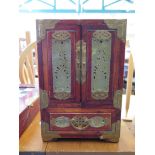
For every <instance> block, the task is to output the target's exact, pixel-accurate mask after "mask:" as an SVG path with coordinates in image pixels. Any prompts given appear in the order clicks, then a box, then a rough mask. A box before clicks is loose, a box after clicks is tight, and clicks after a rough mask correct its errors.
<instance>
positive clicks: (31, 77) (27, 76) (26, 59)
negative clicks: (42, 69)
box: [19, 42, 37, 85]
mask: <svg viewBox="0 0 155 155" xmlns="http://www.w3.org/2000/svg"><path fill="white" fill-rule="evenodd" d="M33 50H35V51H36V42H33V43H31V44H29V45H28V46H27V47H26V48H25V50H24V51H23V52H22V53H21V55H20V58H19V78H20V82H21V84H32V85H34V84H35V74H34V61H33ZM36 53H37V52H36Z"/></svg>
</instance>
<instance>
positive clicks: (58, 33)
mask: <svg viewBox="0 0 155 155" xmlns="http://www.w3.org/2000/svg"><path fill="white" fill-rule="evenodd" d="M79 37H80V28H79V27H78V26H65V25H62V24H61V25H60V26H59V25H58V26H57V27H56V28H55V29H53V30H49V31H48V55H49V56H48V68H49V75H48V84H49V92H50V98H51V100H52V101H53V102H52V103H53V104H55V103H61V102H62V103H64V104H65V103H71V102H79V101H80V82H79V81H80V80H79V79H80V74H79V72H80V70H79V69H78V67H79V66H80V60H79V57H78V53H76V42H77V41H78V40H79ZM77 65H79V66H77ZM71 104H74V103H71Z"/></svg>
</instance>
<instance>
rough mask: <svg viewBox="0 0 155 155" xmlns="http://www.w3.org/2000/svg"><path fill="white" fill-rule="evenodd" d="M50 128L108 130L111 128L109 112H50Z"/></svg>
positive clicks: (61, 129)
mask: <svg viewBox="0 0 155 155" xmlns="http://www.w3.org/2000/svg"><path fill="white" fill-rule="evenodd" d="M50 130H53V131H54V130H55V131H67V130H69V131H81V130H84V131H100V130H104V131H106V130H107V131H108V130H111V113H50Z"/></svg>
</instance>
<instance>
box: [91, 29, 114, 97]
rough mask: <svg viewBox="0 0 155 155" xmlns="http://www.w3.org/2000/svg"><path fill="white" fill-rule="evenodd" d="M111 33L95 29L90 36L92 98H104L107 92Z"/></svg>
mask: <svg viewBox="0 0 155 155" xmlns="http://www.w3.org/2000/svg"><path fill="white" fill-rule="evenodd" d="M110 59H111V33H110V32H109V31H107V30H96V31H95V32H94V33H93V36H92V68H91V92H92V97H93V98H94V99H105V98H106V97H108V92H109V78H110Z"/></svg>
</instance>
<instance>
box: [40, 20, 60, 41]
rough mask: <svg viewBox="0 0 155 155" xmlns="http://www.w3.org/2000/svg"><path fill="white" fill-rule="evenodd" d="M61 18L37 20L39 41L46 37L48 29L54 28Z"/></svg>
mask: <svg viewBox="0 0 155 155" xmlns="http://www.w3.org/2000/svg"><path fill="white" fill-rule="evenodd" d="M58 22H59V20H48V19H45V20H37V41H38V42H39V41H41V40H42V39H44V38H45V35H46V29H53V28H55V25H56V24H57V23H58Z"/></svg>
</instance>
